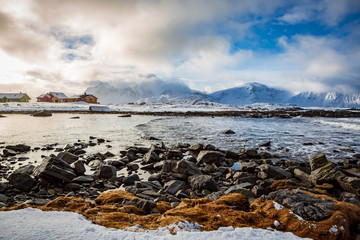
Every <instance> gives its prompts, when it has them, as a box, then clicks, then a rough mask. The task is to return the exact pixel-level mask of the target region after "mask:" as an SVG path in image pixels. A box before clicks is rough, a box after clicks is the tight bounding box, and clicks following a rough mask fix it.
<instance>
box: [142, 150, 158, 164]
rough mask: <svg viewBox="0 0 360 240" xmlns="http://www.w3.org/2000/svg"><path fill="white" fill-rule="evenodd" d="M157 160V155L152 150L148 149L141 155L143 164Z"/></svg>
mask: <svg viewBox="0 0 360 240" xmlns="http://www.w3.org/2000/svg"><path fill="white" fill-rule="evenodd" d="M159 160H160V158H159V155H157V154H156V153H155V151H154V150H152V149H150V150H149V151H148V152H147V153H146V154H145V155H144V157H143V164H149V163H153V162H158V161H159Z"/></svg>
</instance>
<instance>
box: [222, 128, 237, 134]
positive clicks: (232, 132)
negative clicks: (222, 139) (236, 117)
mask: <svg viewBox="0 0 360 240" xmlns="http://www.w3.org/2000/svg"><path fill="white" fill-rule="evenodd" d="M222 134H235V132H234V131H233V130H231V129H228V130H224V131H222Z"/></svg>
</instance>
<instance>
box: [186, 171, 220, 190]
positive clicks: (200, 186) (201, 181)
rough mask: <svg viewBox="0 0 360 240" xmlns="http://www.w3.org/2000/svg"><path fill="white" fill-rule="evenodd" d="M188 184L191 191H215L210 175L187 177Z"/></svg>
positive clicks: (214, 183)
mask: <svg viewBox="0 0 360 240" xmlns="http://www.w3.org/2000/svg"><path fill="white" fill-rule="evenodd" d="M189 184H190V186H191V189H192V190H193V191H196V190H199V191H201V190H204V189H207V190H209V191H211V192H214V191H217V190H218V187H217V185H216V182H215V181H214V179H213V178H212V177H211V176H210V175H194V176H190V177H189Z"/></svg>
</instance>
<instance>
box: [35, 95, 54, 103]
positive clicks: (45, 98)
mask: <svg viewBox="0 0 360 240" xmlns="http://www.w3.org/2000/svg"><path fill="white" fill-rule="evenodd" d="M51 98H52V97H51V96H50V94H41V95H40V96H38V97H37V98H36V99H37V100H36V101H37V102H52V101H51Z"/></svg>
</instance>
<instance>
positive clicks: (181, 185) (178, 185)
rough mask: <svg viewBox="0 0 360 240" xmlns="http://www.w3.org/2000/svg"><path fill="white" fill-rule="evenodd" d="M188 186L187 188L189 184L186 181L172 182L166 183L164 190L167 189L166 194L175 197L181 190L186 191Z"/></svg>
mask: <svg viewBox="0 0 360 240" xmlns="http://www.w3.org/2000/svg"><path fill="white" fill-rule="evenodd" d="M186 186H187V184H186V182H184V181H181V180H172V181H169V182H167V183H165V185H164V188H165V191H166V192H168V193H170V194H172V195H174V194H175V193H177V192H178V191H179V190H182V189H186Z"/></svg>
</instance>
